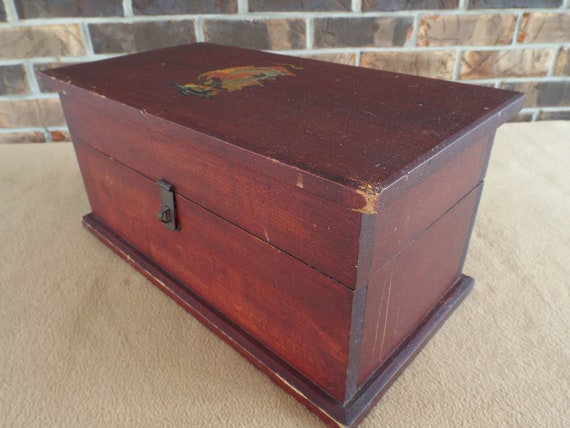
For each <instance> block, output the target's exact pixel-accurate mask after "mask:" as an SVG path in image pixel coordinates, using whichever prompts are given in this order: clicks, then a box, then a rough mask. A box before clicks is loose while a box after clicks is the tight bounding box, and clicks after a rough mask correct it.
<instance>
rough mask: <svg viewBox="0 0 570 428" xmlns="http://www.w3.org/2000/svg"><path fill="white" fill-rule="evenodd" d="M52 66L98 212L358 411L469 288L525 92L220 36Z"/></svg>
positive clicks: (200, 298) (315, 393) (190, 288)
mask: <svg viewBox="0 0 570 428" xmlns="http://www.w3.org/2000/svg"><path fill="white" fill-rule="evenodd" d="M43 78H44V80H45V82H46V83H48V84H49V85H51V86H52V87H53V88H55V89H57V90H58V91H59V94H60V97H61V102H62V104H63V108H64V111H65V115H66V118H67V121H68V124H69V128H70V132H71V136H72V139H73V142H74V147H75V150H76V153H77V158H78V160H79V165H80V168H81V172H82V175H83V179H84V182H85V186H86V188H87V194H88V196H89V201H90V204H91V208H92V211H93V212H92V213H91V214H89V215H87V216H85V218H84V224H85V226H86V227H87V228H88V229H89V230H90V231H91V232H92V233H93V234H95V236H97V237H98V238H99V239H101V240H102V241H103V242H104V243H105V244H107V245H108V246H109V247H111V248H112V249H113V250H115V252H117V253H118V254H119V255H120V256H121V257H123V258H124V259H125V260H126V261H127V262H129V263H131V264H132V265H134V266H135V267H136V268H137V269H138V270H139V271H141V272H142V273H143V274H144V275H145V276H146V277H148V278H149V279H150V280H151V281H152V282H154V283H155V284H156V285H158V286H159V287H160V288H161V289H163V290H164V291H165V292H166V293H168V294H169V295H170V296H172V297H173V298H174V299H175V300H176V301H177V302H178V303H180V304H182V305H183V306H184V307H185V308H187V309H188V311H189V312H190V313H192V314H193V315H194V316H195V317H197V318H198V319H199V320H200V321H202V322H203V323H204V324H205V325H207V326H208V327H210V328H211V329H212V330H213V331H215V332H216V333H217V334H218V335H219V336H220V337H221V338H222V339H224V340H226V341H227V342H228V343H229V344H230V345H232V346H233V347H234V348H236V349H237V350H238V351H239V352H241V353H242V354H243V355H244V356H246V357H247V358H248V359H249V360H250V361H251V362H252V363H253V364H255V365H256V366H257V367H258V368H260V369H261V370H263V371H264V372H265V373H266V374H268V375H269V376H270V377H271V378H272V379H273V380H274V381H275V382H277V383H278V384H279V385H281V386H282V387H283V388H284V389H285V390H287V391H288V392H289V393H290V394H292V395H293V396H295V397H296V398H297V399H298V400H299V401H301V402H302V403H303V404H304V405H306V406H307V407H308V408H309V409H311V410H312V411H314V412H315V413H317V414H318V415H319V416H320V417H321V418H323V419H324V420H325V421H327V422H328V423H330V424H333V425H334V424H338V425H348V426H354V425H356V424H358V422H360V421H361V420H362V419H363V418H364V416H365V415H366V413H367V412H368V411H369V410H370V408H371V407H372V406H373V405H374V403H375V402H376V401H377V400H378V399H379V397H380V395H381V394H382V393H383V392H384V391H385V390H386V388H388V386H389V385H390V384H391V383H392V382H393V381H394V379H395V377H396V376H398V374H399V373H400V372H401V371H402V369H403V368H404V367H405V366H406V364H407V363H408V362H409V361H410V360H411V359H412V358H413V356H414V355H415V354H416V353H417V352H418V350H419V349H420V348H421V347H422V345H423V344H424V343H425V342H426V341H427V340H428V339H429V337H430V336H431V335H432V334H433V333H434V331H435V330H436V329H437V327H438V326H439V325H440V324H441V323H442V322H443V321H444V320H445V318H446V317H447V316H448V315H449V314H450V312H451V311H452V310H453V309H454V308H455V307H456V306H457V305H458V304H459V303H460V301H461V300H462V298H463V297H464V296H465V294H466V293H467V292H468V291H469V289H470V287H471V285H472V279H471V278H468V277H466V276H463V275H462V274H461V268H462V264H463V260H464V257H465V254H466V249H467V244H468V241H469V235H470V232H471V228H472V225H473V221H474V216H475V212H476V208H477V204H478V201H479V197H480V195H481V188H482V180H483V177H484V174H485V169H486V166H487V161H488V159H489V154H490V150H491V144H492V140H493V136H494V132H495V130H496V128H497V127H498V126H499V125H500V124H501V123H503V122H505V121H506V120H507V119H509V118H510V117H512V116H513V115H514V114H515V113H516V112H518V111H519V110H520V108H521V107H522V95H521V94H518V93H515V92H509V91H503V90H496V89H490V88H484V87H479V86H471V85H464V84H459V83H453V82H444V81H438V80H432V79H426V78H420V77H414V76H406V75H401V74H395V73H388V72H382V71H375V70H368V69H364V68H357V67H349V66H344V65H337V64H329V63H325V62H320V61H314V60H309V59H301V58H293V57H287V56H281V55H274V54H269V53H263V52H256V51H251V50H245V49H238V48H230V47H224V46H217V45H212V44H193V45H188V46H180V47H175V48H168V49H161V50H157V51H151V52H146V53H140V54H135V55H129V56H124V57H120V58H113V59H109V60H104V61H99V62H94V63H90V64H81V65H74V66H69V67H63V68H59V69H56V70H50V71H47V72H46V73H45V75H44V76H43ZM458 340H461V339H460V338H458ZM442 358H445V356H442Z"/></svg>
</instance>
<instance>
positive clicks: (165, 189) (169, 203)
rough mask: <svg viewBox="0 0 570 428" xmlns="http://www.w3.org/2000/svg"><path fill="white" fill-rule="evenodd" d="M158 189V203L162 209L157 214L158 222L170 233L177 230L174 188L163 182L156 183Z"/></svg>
mask: <svg viewBox="0 0 570 428" xmlns="http://www.w3.org/2000/svg"><path fill="white" fill-rule="evenodd" d="M156 184H158V187H159V188H160V201H161V203H162V208H161V210H160V212H159V213H158V220H160V222H161V223H162V224H164V227H166V228H167V229H168V230H170V231H175V230H178V229H179V227H178V224H177V222H176V206H175V205H174V186H173V185H172V184H170V183H168V182H166V181H164V180H158V181H157V182H156Z"/></svg>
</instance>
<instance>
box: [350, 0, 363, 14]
mask: <svg viewBox="0 0 570 428" xmlns="http://www.w3.org/2000/svg"><path fill="white" fill-rule="evenodd" d="M351 10H352V12H354V13H360V12H362V0H352V7H351Z"/></svg>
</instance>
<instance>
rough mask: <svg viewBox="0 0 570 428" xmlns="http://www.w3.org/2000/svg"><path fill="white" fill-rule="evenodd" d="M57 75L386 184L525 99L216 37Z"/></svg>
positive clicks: (310, 163) (338, 172)
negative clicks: (259, 48)
mask: <svg viewBox="0 0 570 428" xmlns="http://www.w3.org/2000/svg"><path fill="white" fill-rule="evenodd" d="M47 75H48V78H51V79H52V80H55V81H60V82H63V83H64V84H65V85H71V86H76V87H79V88H83V89H86V90H88V91H90V92H92V93H95V94H97V95H99V96H101V97H104V98H108V99H110V100H115V101H117V102H120V103H123V104H125V105H128V106H131V107H133V108H136V109H139V110H140V111H142V112H144V113H145V115H149V114H150V115H152V116H156V117H158V118H162V119H165V120H168V121H170V122H173V123H176V124H179V125H182V126H184V127H187V128H192V129H194V130H197V131H199V132H201V133H203V134H206V135H209V136H212V137H214V138H216V139H218V140H222V141H225V142H228V143H230V144H232V145H234V146H238V147H241V148H243V149H246V150H248V151H251V152H254V153H256V154H259V155H262V156H264V157H268V158H270V159H271V160H273V161H276V162H279V163H283V164H285V165H288V166H291V167H293V168H295V169H299V170H301V171H304V172H306V173H309V174H313V175H314V176H316V177H319V178H322V179H325V180H328V181H329V182H333V183H336V184H339V185H341V186H345V187H348V188H353V189H356V190H357V191H360V192H362V191H368V192H373V193H376V194H377V193H379V192H381V191H382V189H383V188H385V187H388V186H389V185H390V184H391V183H393V182H395V181H397V180H398V179H399V178H401V177H402V176H404V175H406V174H407V173H408V172H409V171H410V170H412V169H413V168H415V167H416V166H418V165H420V164H421V163H424V162H426V161H427V160H429V159H430V158H432V157H433V156H435V155H436V154H437V153H438V152H439V151H441V150H444V149H445V148H446V147H447V146H448V145H449V144H451V143H453V142H454V141H455V140H456V139H458V138H460V137H461V136H462V135H465V134H466V133H467V132H469V131H470V130H473V129H474V128H476V127H480V126H486V127H487V128H488V129H486V132H492V131H493V130H494V128H495V127H496V126H498V125H500V124H501V123H503V122H504V121H506V120H507V119H508V118H509V117H510V116H512V115H514V114H515V113H516V112H517V111H518V110H520V108H521V106H522V95H521V94H518V93H516V92H510V91H503V90H497V89H491V88H485V87H480V86H473V85H466V84H460V83H455V82H447V81H441V80H434V79H427V78H422V77H416V76H409V75H402V74H397V73H391V72H384V71H378V70H370V69H365V68H360V67H352V66H345V65H339V64H330V63H325V62H321V61H315V60H309V59H304V58H296V57H289V56H283V55H276V54H270V53H265V52H258V51H252V50H248V49H240V48H233V47H226V46H220V45H213V44H207V43H197V44H192V45H185V46H178V47H174V48H166V49H160V50H156V51H149V52H144V53H139V54H134V55H128V56H123V57H118V58H112V59H108V60H103V61H97V62H93V63H86V64H80V65H73V66H68V67H62V68H59V69H56V70H49V71H48V72H47ZM59 88H61V87H59ZM59 88H58V89H59Z"/></svg>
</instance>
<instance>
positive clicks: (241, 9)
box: [237, 0, 249, 15]
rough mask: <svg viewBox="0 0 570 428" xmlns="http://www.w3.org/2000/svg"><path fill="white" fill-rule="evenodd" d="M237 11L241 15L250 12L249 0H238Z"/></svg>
mask: <svg viewBox="0 0 570 428" xmlns="http://www.w3.org/2000/svg"><path fill="white" fill-rule="evenodd" d="M237 13H238V14H239V15H246V14H248V13H249V2H248V0H238V2H237Z"/></svg>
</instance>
